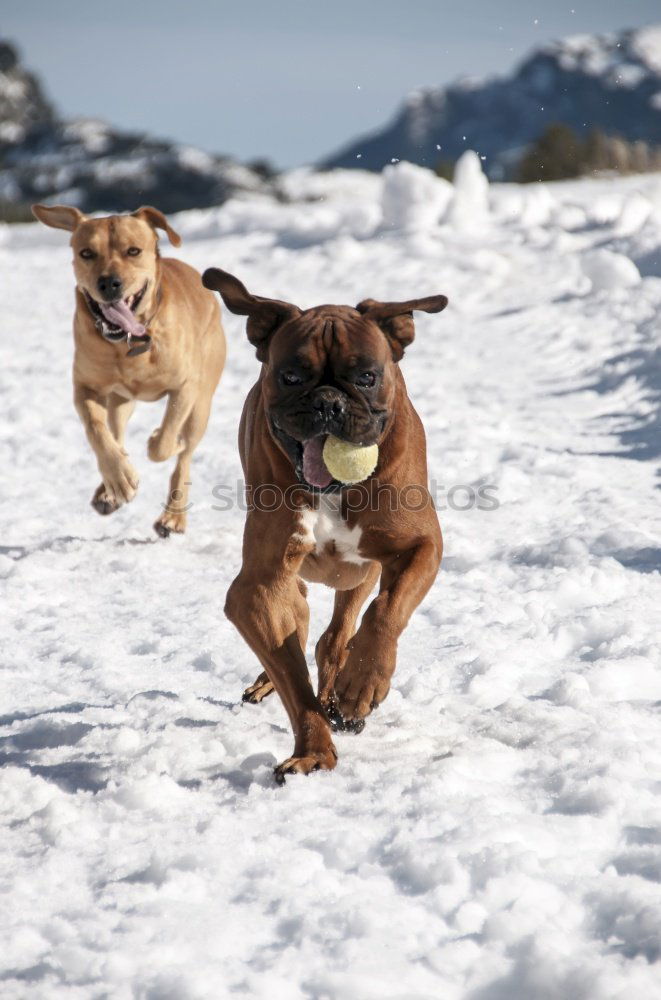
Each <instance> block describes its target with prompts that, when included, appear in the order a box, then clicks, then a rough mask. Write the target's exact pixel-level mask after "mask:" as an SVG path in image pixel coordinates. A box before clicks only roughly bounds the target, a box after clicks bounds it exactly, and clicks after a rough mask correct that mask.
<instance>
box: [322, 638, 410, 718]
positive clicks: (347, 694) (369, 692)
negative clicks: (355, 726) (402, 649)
mask: <svg viewBox="0 0 661 1000" xmlns="http://www.w3.org/2000/svg"><path fill="white" fill-rule="evenodd" d="M396 656H397V646H396V644H394V643H388V642H379V641H378V639H375V637H374V636H373V635H372V636H367V635H363V634H361V631H360V629H359V630H358V632H357V633H356V635H355V636H354V637H353V639H352V640H351V642H350V643H349V655H348V657H347V659H346V663H345V664H344V667H343V668H342V670H341V671H340V673H339V674H338V675H337V678H336V680H335V700H336V702H337V707H338V710H339V713H340V715H341V716H342V719H343V720H344V722H345V723H347V722H350V721H354V722H355V721H356V720H358V719H365V718H366V717H367V716H368V715H369V714H370V712H371V711H372V709H374V708H376V707H377V706H378V705H380V704H381V702H382V701H383V700H384V699H385V698H386V697H387V695H388V692H389V691H390V678H391V677H392V675H393V672H394V669H395V660H396Z"/></svg>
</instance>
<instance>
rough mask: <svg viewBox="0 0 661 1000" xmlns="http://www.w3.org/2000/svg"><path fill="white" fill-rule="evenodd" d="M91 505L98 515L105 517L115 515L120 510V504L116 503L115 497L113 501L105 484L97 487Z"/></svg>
mask: <svg viewBox="0 0 661 1000" xmlns="http://www.w3.org/2000/svg"><path fill="white" fill-rule="evenodd" d="M90 503H91V504H92V507H94V510H95V511H96V512H97V514H103V515H104V516H105V515H106V514H114V513H115V511H116V510H119V504H118V503H117V502H116V501H115V499H114V497H113V498H112V499H111V498H110V497H109V495H108V493H107V492H106V487H105V483H101V485H100V486H97V488H96V490H95V491H94V496H93V497H92V499H91V501H90Z"/></svg>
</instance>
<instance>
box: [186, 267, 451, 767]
mask: <svg viewBox="0 0 661 1000" xmlns="http://www.w3.org/2000/svg"><path fill="white" fill-rule="evenodd" d="M202 280H203V281H204V283H205V285H206V286H207V288H214V289H216V290H217V291H219V292H220V294H221V296H222V298H223V300H224V302H225V304H226V306H227V308H228V309H230V310H231V311H232V312H234V313H238V314H239V315H242V316H247V317H248V324H247V334H248V339H249V340H250V342H251V343H252V344H254V345H255V347H256V348H257V357H258V359H259V360H260V361H261V362H262V370H261V373H260V376H259V380H258V381H257V383H256V385H254V386H253V388H252V389H251V391H250V393H249V394H248V398H247V399H246V403H245V406H244V410H243V417H242V421H241V427H240V431H239V448H240V451H241V460H242V463H243V469H244V474H245V479H246V486H247V490H248V496H249V499H250V500H252V505H251V506H250V508H249V512H248V516H247V520H246V526H245V534H244V542H243V566H242V568H241V572H240V573H239V575H238V576H237V578H236V580H235V581H234V583H233V584H232V586H231V587H230V589H229V592H228V595H227V603H226V606H225V612H226V614H227V616H228V617H229V619H230V620H231V621H232V622H234V624H235V625H236V627H237V628H238V630H239V632H240V633H241V635H242V636H243V638H244V639H245V640H246V642H247V643H248V644H249V645H250V646H251V647H252V649H253V650H254V652H255V653H256V655H257V657H258V658H259V660H260V662H261V664H262V667H263V668H264V673H262V674H261V675H260V676H259V677H258V678H257V680H256V681H255V683H254V684H253V685H252V686H251V687H250V688H248V689H247V691H246V692H245V694H244V700H247V701H252V702H258V701H261V699H262V698H263V697H265V696H266V695H267V694H269V693H270V692H271V691H272V690H273V689H274V688H275V690H276V691H277V692H278V694H279V695H280V697H281V699H282V701H283V703H284V706H285V708H286V710H287V713H288V715H289V718H290V720H291V724H292V727H293V730H294V736H295V746H294V753H293V756H292V757H290V758H289V759H288V760H285V761H284V762H283V763H282V764H280V765H279V766H278V767H277V768H276V770H275V774H276V779H277V780H279V781H284V776H285V774H288V773H291V772H296V771H298V772H301V773H303V774H307V773H308V772H310V771H314V770H318V769H319V768H326V769H330V768H333V767H335V763H336V759H337V754H336V752H335V747H334V746H333V742H332V739H331V726H330V724H329V723H332V725H333V728H334V729H336V730H337V729H345V730H346V729H348V730H351V731H354V732H360V730H361V729H362V728H363V726H364V719H365V717H366V716H367V715H368V714H369V713H370V712H371V711H372V709H373V708H375V707H376V706H377V705H379V704H380V702H382V701H383V699H384V698H385V697H386V695H387V694H388V691H389V689H390V680H391V677H392V674H393V671H394V669H395V660H396V654H397V641H398V639H399V637H400V635H401V634H402V632H403V630H404V628H405V627H406V624H407V622H408V620H409V617H410V615H411V613H412V612H413V610H414V609H415V608H416V607H417V605H418V604H419V603H420V601H421V600H422V598H423V597H424V595H425V594H426V593H427V591H428V589H429V587H430V586H431V584H432V582H433V581H434V578H435V576H436V573H437V570H438V567H439V564H440V561H441V554H442V539H441V531H440V527H439V524H438V518H437V516H436V511H435V510H434V506H433V503H432V500H431V497H430V495H429V492H428V489H427V458H426V446H425V435H424V431H423V428H422V424H421V422H420V418H419V417H418V415H417V413H416V412H415V410H414V409H413V406H412V405H411V402H410V400H409V398H408V395H407V392H406V386H405V385H404V379H403V377H402V373H401V371H400V369H399V366H398V364H397V362H398V361H399V359H400V358H401V357H402V354H403V351H404V347H406V346H407V345H408V344H410V343H411V341H412V340H413V336H414V329H413V316H412V310H414V309H421V310H424V311H425V312H440V310H441V309H444V308H445V306H446V305H447V299H446V298H445V296H443V295H436V296H431V297H429V298H425V299H414V300H412V301H410V302H390V303H381V302H374V301H373V300H370V299H368V300H366V301H364V302H361V303H360V304H359V305H358V306H357V307H356V308H355V309H352V308H350V307H349V306H319V307H317V308H315V309H308V310H307V311H305V312H301V310H300V309H298V308H297V307H296V306H294V305H291V304H289V303H287V302H281V301H279V300H277V299H265V298H261V297H258V296H256V295H251V294H250V293H249V292H248V291H247V290H246V289H245V288H244V286H243V285H242V284H241V282H240V281H238V280H237V279H236V278H234V277H233V276H232V275H230V274H227V273H225V272H224V271H220V270H217V269H216V268H211V269H209V270H207V271H205V272H204V276H203V279H202ZM328 434H332V435H333V436H334V437H338V438H340V439H342V440H344V441H348V442H352V443H353V444H357V445H365V446H367V445H373V444H375V443H377V444H378V447H379V456H378V464H377V466H376V470H375V472H374V474H373V475H371V476H370V477H369V478H368V479H367V480H366V481H365V482H363V483H361V484H360V486H353V487H347V486H344V485H343V484H342V483H340V482H338V481H337V480H334V479H333V477H332V474H331V473H330V472H329V470H328V468H327V467H326V466H325V463H324V458H323V454H322V447H323V443H324V441H325V439H326V436H327V435H328ZM379 578H380V583H379V593H378V596H377V597H376V598H375V599H374V600H373V601H372V603H371V604H370V605H369V607H368V609H367V611H366V612H365V615H364V616H363V619H362V622H361V625H360V627H359V628H358V630H357V631H356V622H357V620H358V616H359V614H360V610H361V608H362V606H363V604H364V602H365V600H366V599H367V597H368V596H369V594H370V593H371V591H372V589H373V588H374V586H375V584H376V583H377V581H379ZM303 579H305V580H311V581H314V582H317V583H324V584H326V585H327V586H329V587H333V588H334V589H335V591H336V595H335V609H334V611H333V617H332V620H331V622H330V625H329V626H328V628H327V629H326V631H325V632H324V634H323V635H322V636H321V638H320V639H319V642H318V643H317V647H316V659H317V666H318V670H319V690H318V695H317V696H316V697H315V694H314V692H313V690H312V686H311V683H310V677H309V674H308V669H307V665H306V662H305V645H306V641H307V632H308V617H309V613H308V606H307V602H306V600H305V597H306V589H305V584H304V582H303Z"/></svg>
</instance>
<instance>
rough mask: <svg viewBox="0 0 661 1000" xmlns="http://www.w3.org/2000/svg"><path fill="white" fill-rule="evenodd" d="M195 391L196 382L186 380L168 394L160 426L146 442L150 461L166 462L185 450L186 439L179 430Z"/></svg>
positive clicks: (187, 413) (188, 413)
mask: <svg viewBox="0 0 661 1000" xmlns="http://www.w3.org/2000/svg"><path fill="white" fill-rule="evenodd" d="M196 392H197V386H196V384H195V383H191V382H186V383H185V384H184V385H183V386H182V387H181V388H180V389H173V391H172V392H171V393H170V394H169V396H168V402H167V406H166V408H165V413H164V415H163V420H162V422H161V426H160V427H157V428H156V430H155V431H153V432H152V433H151V435H150V437H149V441H148V442H147V454H148V455H149V457H150V459H151V460H152V462H166V461H167V460H168V458H172V456H173V455H178V454H179V453H180V452H182V451H184V450H185V448H186V441H184V440H183V439H182V436H181V432H182V428H183V426H184V424H185V423H186V421H187V420H188V417H189V415H190V412H191V410H192V408H193V404H194V403H195V396H196Z"/></svg>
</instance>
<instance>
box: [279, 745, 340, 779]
mask: <svg viewBox="0 0 661 1000" xmlns="http://www.w3.org/2000/svg"><path fill="white" fill-rule="evenodd" d="M336 764H337V753H336V752H335V747H334V746H333V744H332V743H331V745H330V747H329V748H328V749H327V750H320V751H318V752H316V753H311V754H307V755H306V756H304V757H288V758H287V760H283V762H282V764H278V766H277V767H276V768H274V769H273V777H274V778H275V780H276V783H277V784H278V785H284V783H285V778H286V776H287V775H288V774H311V773H312V771H332V770H333V768H334V767H335V765H336Z"/></svg>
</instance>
